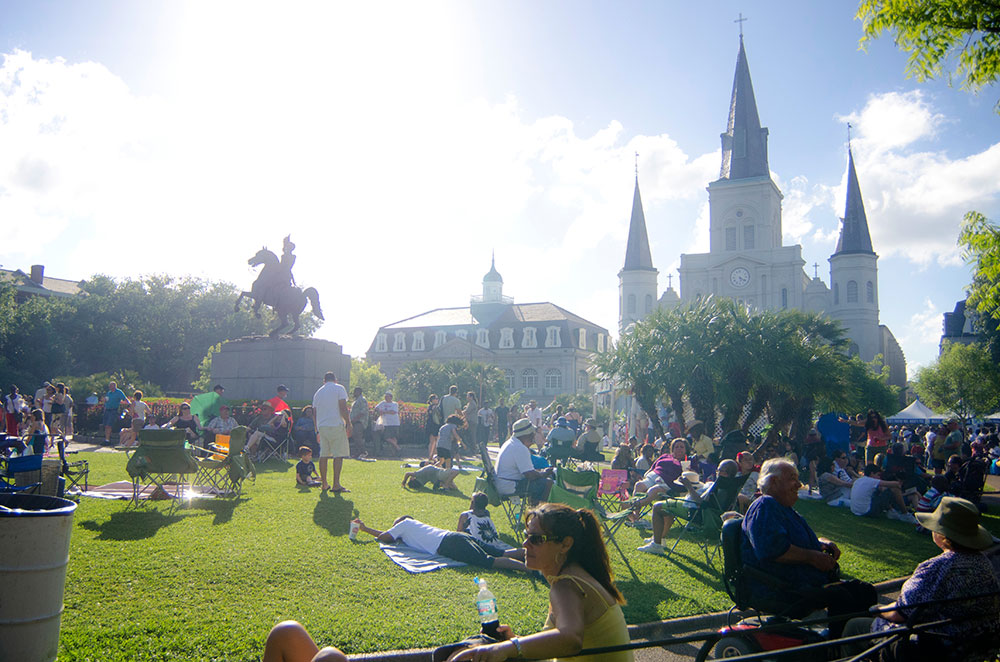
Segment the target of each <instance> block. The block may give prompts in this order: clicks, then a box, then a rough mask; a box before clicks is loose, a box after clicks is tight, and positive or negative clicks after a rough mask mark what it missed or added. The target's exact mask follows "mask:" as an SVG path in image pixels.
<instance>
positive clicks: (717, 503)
mask: <svg viewBox="0 0 1000 662" xmlns="http://www.w3.org/2000/svg"><path fill="white" fill-rule="evenodd" d="M747 476H749V474H742V475H739V476H719V477H717V478H716V480H715V483H713V484H712V487H711V488H710V489H709V490H708V492H707V493H706V494H705V496H704V498H703V500H702V502H701V503H700V504H698V507H697V508H692V509H691V513H690V515H689V516H688V517H681V518H680V519H681V520H682V521H683V522H684V528H683V529H681V532H680V533H679V534H677V538H676V539H675V540H674V544H673V545H672V546H671V547H670V550H669V551H668V552H667V556H668V557H669V556H670V555H671V554H673V552H674V550H675V549H676V548H677V543H679V542H680V541H681V539H682V538H684V536H685V535H688V534H697V533H700V534H701V535H700V536H698V537H693V536H692V540H693V541H694V543H695V544H696V545H698V547H699V549H701V551H702V553H704V555H705V561H707V562H708V565H710V566H711V565H712V562H713V561H714V559H715V555H716V553H717V552H718V551H719V545H720V544H721V537H722V514H723V513H725V512H727V511H731V510H735V509H736V501H737V497H738V496H739V493H740V490H741V489H743V483H745V482H746V480H747Z"/></svg>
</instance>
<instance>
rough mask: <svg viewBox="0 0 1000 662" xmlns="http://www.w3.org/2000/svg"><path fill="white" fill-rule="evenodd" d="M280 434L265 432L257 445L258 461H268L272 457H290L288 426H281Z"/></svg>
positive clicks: (284, 458) (282, 458)
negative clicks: (275, 435)
mask: <svg viewBox="0 0 1000 662" xmlns="http://www.w3.org/2000/svg"><path fill="white" fill-rule="evenodd" d="M278 434H279V435H280V436H278V437H272V436H271V435H268V434H265V435H264V437H263V438H262V439H261V440H260V443H259V444H258V445H257V457H258V458H259V459H258V462H267V461H268V460H270V459H271V458H279V459H281V460H287V459H288V443H289V434H288V428H287V427H283V428H281V431H280V432H279V433H278Z"/></svg>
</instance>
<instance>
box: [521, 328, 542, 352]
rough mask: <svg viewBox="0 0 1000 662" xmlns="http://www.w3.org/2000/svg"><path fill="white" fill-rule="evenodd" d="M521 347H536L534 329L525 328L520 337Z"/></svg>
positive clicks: (536, 339) (536, 340)
mask: <svg viewBox="0 0 1000 662" xmlns="http://www.w3.org/2000/svg"><path fill="white" fill-rule="evenodd" d="M521 347H527V348H533V347H538V338H537V337H536V336H535V327H533V326H527V327H525V328H524V333H523V334H522V335H521Z"/></svg>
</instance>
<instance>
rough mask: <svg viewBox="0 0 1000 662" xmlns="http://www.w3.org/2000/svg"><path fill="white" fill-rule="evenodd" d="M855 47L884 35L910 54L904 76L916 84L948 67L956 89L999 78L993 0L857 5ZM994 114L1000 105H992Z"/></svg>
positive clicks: (885, 0)
mask: <svg viewBox="0 0 1000 662" xmlns="http://www.w3.org/2000/svg"><path fill="white" fill-rule="evenodd" d="M856 18H858V19H859V20H860V21H861V23H862V30H863V31H864V34H863V36H862V37H861V46H862V47H864V46H865V45H866V44H867V43H868V42H869V41H871V40H872V39H877V38H878V37H880V36H882V34H884V33H886V32H888V33H891V34H892V35H893V39H894V41H895V43H896V46H897V47H899V48H901V49H902V50H904V51H906V52H908V53H909V54H910V56H909V59H908V61H907V64H906V73H907V75H908V76H911V77H914V78H916V79H917V80H919V81H924V80H928V79H931V78H936V77H938V76H940V75H941V74H942V73H944V71H945V69H946V67H947V68H949V69H950V68H951V66H952V62H953V61H954V62H955V65H954V74H952V73H949V74H948V79H949V83H950V82H951V80H952V78H953V76H954V77H957V78H958V80H959V81H960V86H961V88H962V89H965V90H969V91H971V92H976V91H978V90H980V89H981V88H983V87H985V86H987V85H990V84H991V83H994V82H996V80H997V78H998V77H1000V4H998V3H997V2H996V0H862V2H861V4H860V5H859V6H858V13H857V16H856ZM996 110H997V112H1000V102H998V103H997V106H996Z"/></svg>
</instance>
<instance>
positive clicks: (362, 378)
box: [348, 358, 426, 402]
mask: <svg viewBox="0 0 1000 662" xmlns="http://www.w3.org/2000/svg"><path fill="white" fill-rule="evenodd" d="M350 387H351V391H352V392H353V391H354V389H355V388H357V387H361V389H362V390H363V391H364V393H365V396H366V397H367V398H368V400H373V399H374V400H378V399H381V398H382V394H383V393H385V392H386V391H391V390H392V388H393V386H392V380H390V379H389V378H388V377H386V376H385V374H384V373H383V372H382V369H381V368H380V367H379V366H378V364H377V363H369V362H368V361H367V360H366V359H359V358H353V359H351V384H350ZM348 395H350V394H348ZM423 402H426V400H423Z"/></svg>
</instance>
